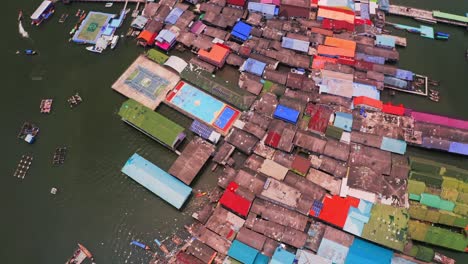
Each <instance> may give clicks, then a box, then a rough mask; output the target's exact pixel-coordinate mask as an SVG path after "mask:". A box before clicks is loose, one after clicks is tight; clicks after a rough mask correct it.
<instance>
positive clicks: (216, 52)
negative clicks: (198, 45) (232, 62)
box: [198, 44, 229, 63]
mask: <svg viewBox="0 0 468 264" xmlns="http://www.w3.org/2000/svg"><path fill="white" fill-rule="evenodd" d="M228 55H229V48H227V47H225V46H222V45H219V44H216V45H214V46H213V47H212V48H211V50H210V51H209V52H208V51H206V50H203V49H200V50H199V51H198V56H200V57H204V58H206V59H209V60H210V61H213V62H215V63H223V61H224V60H225V59H226V57H227V56H228Z"/></svg>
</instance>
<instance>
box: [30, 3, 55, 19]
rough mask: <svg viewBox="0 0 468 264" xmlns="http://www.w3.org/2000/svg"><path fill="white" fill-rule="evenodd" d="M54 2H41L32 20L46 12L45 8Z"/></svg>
mask: <svg viewBox="0 0 468 264" xmlns="http://www.w3.org/2000/svg"><path fill="white" fill-rule="evenodd" d="M50 4H52V1H49V0H46V1H43V2H42V3H41V5H40V6H39V7H38V8H37V9H36V11H34V13H33V14H32V15H31V19H32V20H36V19H38V18H39V16H40V15H42V13H43V12H44V10H46V9H47V7H49V5H50Z"/></svg>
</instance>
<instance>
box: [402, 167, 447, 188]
mask: <svg viewBox="0 0 468 264" xmlns="http://www.w3.org/2000/svg"><path fill="white" fill-rule="evenodd" d="M409 178H410V179H411V180H416V181H421V182H424V183H425V184H426V185H429V186H431V187H436V188H440V186H441V185H442V177H441V176H440V175H438V174H433V173H426V172H418V171H411V172H410V175H409Z"/></svg>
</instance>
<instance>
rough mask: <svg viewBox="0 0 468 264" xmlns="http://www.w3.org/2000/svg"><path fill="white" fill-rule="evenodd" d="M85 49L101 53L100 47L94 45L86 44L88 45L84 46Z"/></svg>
mask: <svg viewBox="0 0 468 264" xmlns="http://www.w3.org/2000/svg"><path fill="white" fill-rule="evenodd" d="M86 50H88V51H91V52H95V53H102V49H101V48H97V47H96V46H88V47H86Z"/></svg>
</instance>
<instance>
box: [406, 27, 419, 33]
mask: <svg viewBox="0 0 468 264" xmlns="http://www.w3.org/2000/svg"><path fill="white" fill-rule="evenodd" d="M406 30H407V31H408V32H409V33H417V34H419V33H421V31H419V30H417V29H412V28H408V29H406Z"/></svg>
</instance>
